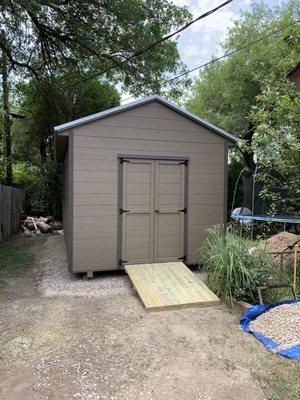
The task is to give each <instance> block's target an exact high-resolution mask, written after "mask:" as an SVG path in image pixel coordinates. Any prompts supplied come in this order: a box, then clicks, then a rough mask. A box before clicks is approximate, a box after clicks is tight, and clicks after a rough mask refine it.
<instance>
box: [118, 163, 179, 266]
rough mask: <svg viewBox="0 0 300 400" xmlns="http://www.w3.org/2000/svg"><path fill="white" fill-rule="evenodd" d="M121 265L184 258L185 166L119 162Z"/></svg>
mask: <svg viewBox="0 0 300 400" xmlns="http://www.w3.org/2000/svg"><path fill="white" fill-rule="evenodd" d="M123 161H124V162H123V196H122V208H121V210H120V213H121V215H122V261H123V263H125V262H126V263H128V262H129V263H151V262H163V261H174V260H178V259H180V258H182V257H183V256H184V214H185V212H186V209H185V208H184V207H185V163H184V162H180V161H169V160H145V159H126V160H123Z"/></svg>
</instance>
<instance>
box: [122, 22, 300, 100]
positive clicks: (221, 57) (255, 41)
mask: <svg viewBox="0 0 300 400" xmlns="http://www.w3.org/2000/svg"><path fill="white" fill-rule="evenodd" d="M299 22H300V20H297V21H294V22H292V23H291V24H288V25H285V26H283V27H281V28H279V29H276V30H274V31H272V32H270V33H268V34H267V35H265V36H262V37H260V38H258V39H256V40H253V41H252V42H249V43H247V44H245V45H244V46H241V47H239V48H237V49H236V50H233V51H230V52H228V53H225V54H223V55H222V56H220V57H217V58H213V59H212V60H210V61H208V62H206V63H204V64H201V65H199V66H197V67H195V68H192V69H189V70H188V71H185V72H183V73H182V74H179V75H177V76H174V77H173V78H170V79H168V80H167V81H166V82H165V83H170V82H173V81H175V80H177V79H179V78H181V77H183V76H185V75H188V74H190V73H192V72H194V71H197V70H198V69H201V68H204V67H206V66H207V65H210V64H213V63H215V62H217V61H219V60H222V59H223V58H226V57H229V56H231V55H233V54H235V53H238V52H239V51H242V50H245V49H247V48H248V47H251V46H253V45H254V44H256V43H258V42H260V41H262V40H264V39H267V38H269V37H270V36H272V35H276V33H279V32H282V31H283V30H285V29H287V28H289V27H290V26H293V25H295V24H298V23H299ZM130 99H133V97H128V98H126V99H123V100H121V102H123V101H127V100H130Z"/></svg>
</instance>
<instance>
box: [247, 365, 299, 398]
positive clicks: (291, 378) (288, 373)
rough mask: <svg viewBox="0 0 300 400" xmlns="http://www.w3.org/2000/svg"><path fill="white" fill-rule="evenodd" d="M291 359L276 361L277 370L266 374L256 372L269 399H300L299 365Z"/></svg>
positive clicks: (256, 377)
mask: <svg viewBox="0 0 300 400" xmlns="http://www.w3.org/2000/svg"><path fill="white" fill-rule="evenodd" d="M292 363H293V362H291V361H290V360H283V361H282V362H280V361H279V362H278V363H276V371H271V372H269V373H267V374H266V375H263V376H261V375H258V374H255V376H254V378H255V379H256V380H258V381H259V382H260V385H261V388H262V389H263V391H264V393H265V396H266V399H267V400H296V399H300V381H299V371H298V367H297V365H296V364H295V365H287V364H292ZM293 364H294V363H293Z"/></svg>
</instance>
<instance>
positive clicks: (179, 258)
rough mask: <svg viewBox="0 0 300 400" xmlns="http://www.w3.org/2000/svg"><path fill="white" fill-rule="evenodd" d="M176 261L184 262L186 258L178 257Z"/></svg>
mask: <svg viewBox="0 0 300 400" xmlns="http://www.w3.org/2000/svg"><path fill="white" fill-rule="evenodd" d="M177 260H182V261H186V256H183V257H178V258H177Z"/></svg>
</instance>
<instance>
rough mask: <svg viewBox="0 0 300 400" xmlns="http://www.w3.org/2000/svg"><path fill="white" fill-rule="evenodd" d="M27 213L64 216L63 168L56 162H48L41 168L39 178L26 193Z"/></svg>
mask: <svg viewBox="0 0 300 400" xmlns="http://www.w3.org/2000/svg"><path fill="white" fill-rule="evenodd" d="M25 194H26V196H25V202H26V205H25V208H26V210H25V211H26V213H28V214H32V215H46V214H50V215H52V216H54V217H55V218H59V219H60V218H61V216H62V167H61V165H60V164H59V163H57V162H56V161H51V160H49V161H47V162H46V163H45V165H43V166H42V167H40V168H39V176H38V179H36V180H35V181H34V182H32V184H31V185H29V186H28V187H26V192H25Z"/></svg>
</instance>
